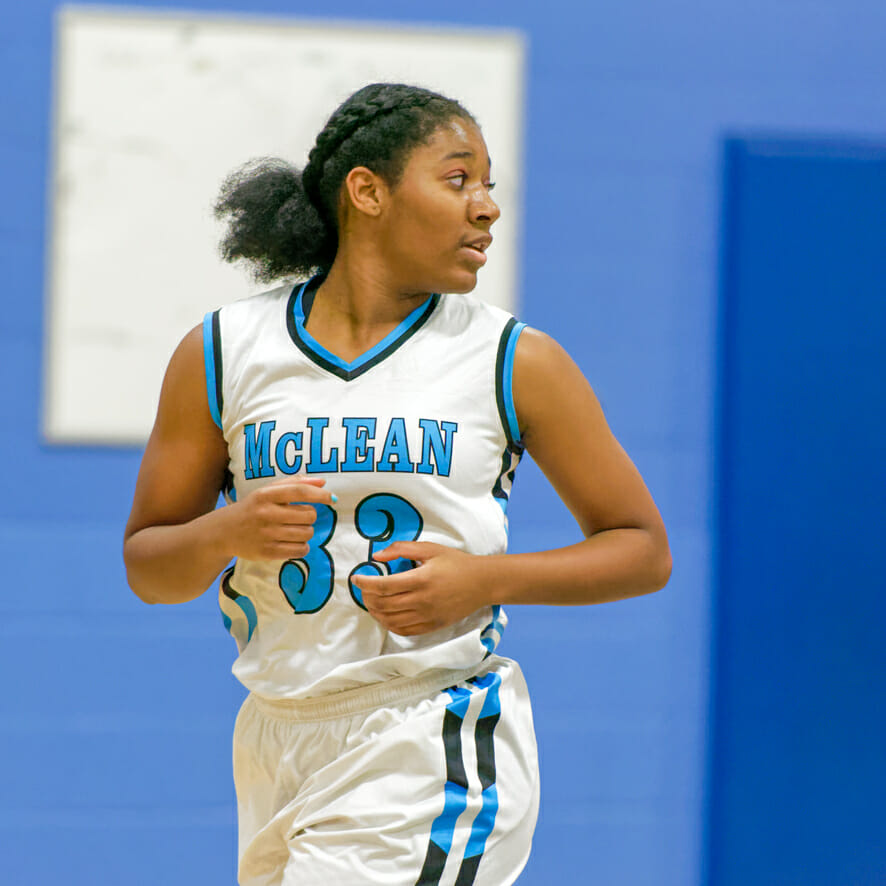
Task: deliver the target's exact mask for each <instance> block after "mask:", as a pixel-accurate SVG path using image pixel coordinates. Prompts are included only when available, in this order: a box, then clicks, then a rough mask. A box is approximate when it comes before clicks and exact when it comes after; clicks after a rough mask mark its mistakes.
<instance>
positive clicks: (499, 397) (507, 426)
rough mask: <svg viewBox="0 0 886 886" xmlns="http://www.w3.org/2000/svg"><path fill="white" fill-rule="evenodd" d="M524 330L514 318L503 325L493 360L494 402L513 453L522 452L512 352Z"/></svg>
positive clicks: (523, 326) (522, 324)
mask: <svg viewBox="0 0 886 886" xmlns="http://www.w3.org/2000/svg"><path fill="white" fill-rule="evenodd" d="M525 328H526V324H525V323H521V322H519V321H518V320H516V319H515V318H514V317H511V319H510V320H508V322H507V323H506V324H505V328H504V329H503V330H502V333H501V338H500V339H499V342H498V355H497V357H496V360H495V401H496V403H497V404H498V414H499V417H500V418H501V424H502V428H504V432H505V436H506V437H507V440H508V448H509V449H511V450H512V451H514V452H522V451H523V444H522V442H521V440H520V425H519V423H518V422H517V409H516V407H515V406H514V385H513V381H514V352H515V350H516V348H517V339H518V338H519V337H520V333H521V332H522V331H523V330H524V329H525Z"/></svg>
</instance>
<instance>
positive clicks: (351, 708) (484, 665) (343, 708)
mask: <svg viewBox="0 0 886 886" xmlns="http://www.w3.org/2000/svg"><path fill="white" fill-rule="evenodd" d="M494 662H495V657H494V656H490V657H489V658H487V659H485V660H484V661H482V662H480V663H479V664H475V665H473V666H472V667H470V668H463V669H461V670H435V671H432V672H431V673H429V674H421V675H419V676H417V677H393V678H391V679H390V680H385V681H384V682H382V683H369V684H367V685H366V686H357V687H356V688H354V689H344V690H342V691H341V692H334V693H332V694H330V695H323V696H318V697H317V698H292V699H290V698H279V699H277V698H264V697H263V696H260V695H256V694H255V693H251V694H250V696H249V698H250V699H251V700H252V701H253V703H254V704H255V706H256V707H257V708H258V709H259V710H260V711H263V712H264V713H267V714H270V715H271V716H272V717H279V718H281V719H285V720H293V721H296V722H311V721H315V720H335V719H338V718H339V717H348V716H352V715H354V714H362V713H366V712H368V711H371V710H374V709H375V708H380V707H385V706H387V705H391V704H395V703H397V702H401V701H407V700H408V699H410V698H417V697H420V696H422V695H428V694H430V693H433V692H441V691H442V690H444V689H446V688H448V687H449V686H454V685H455V684H456V683H461V682H462V681H463V680H467V679H469V678H470V677H474V676H477V675H478V674H482V673H483V672H484V671H486V670H488V669H489V668H490V667H491V666H492V665H493V664H494Z"/></svg>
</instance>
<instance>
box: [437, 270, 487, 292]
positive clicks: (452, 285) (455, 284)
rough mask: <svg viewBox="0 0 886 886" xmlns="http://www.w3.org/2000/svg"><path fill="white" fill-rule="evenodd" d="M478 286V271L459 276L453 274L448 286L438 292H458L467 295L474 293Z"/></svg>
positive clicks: (459, 274)
mask: <svg viewBox="0 0 886 886" xmlns="http://www.w3.org/2000/svg"><path fill="white" fill-rule="evenodd" d="M476 286H477V272H476V271H462V272H461V273H458V274H453V275H452V276H451V277H450V278H449V280H448V285H446V286H445V287H441V288H439V289H437V290H435V291H436V292H457V293H462V294H464V293H467V292H473V290H474V288H475V287H476Z"/></svg>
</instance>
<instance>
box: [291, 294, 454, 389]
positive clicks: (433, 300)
mask: <svg viewBox="0 0 886 886" xmlns="http://www.w3.org/2000/svg"><path fill="white" fill-rule="evenodd" d="M321 282H322V278H319V277H314V278H312V279H311V280H307V281H306V282H304V283H301V284H299V285H296V286H295V288H294V289H293V290H292V294H291V295H290V296H289V302H288V304H287V306H286V327H287V329H288V330H289V336H290V338H292V340H293V342H295V344H296V346H297V347H298V349H299V350H300V351H301V352H302V353H303V354H304V355H305V356H306V357H307V358H308V359H309V360H311V361H312V362H313V363H316V364H317V365H318V366H320V367H321V368H323V369H325V370H326V371H327V372H331V373H332V374H333V375H337V376H338V377H339V378H341V379H343V380H344V381H351V380H352V379H355V378H357V377H358V376H360V375H362V374H363V373H364V372H367V371H368V370H370V369H372V367H373V366H377V365H378V364H379V363H381V361H382V360H384V359H385V358H386V357H389V356H390V355H391V354H393V353H394V351H396V350H397V348H399V347H400V346H401V345H402V344H404V343H405V342H406V341H408V340H409V339H410V338H412V336H413V335H415V333H416V332H418V330H419V329H421V327H422V326H424V325H425V323H427V321H428V320H429V319H430V318H431V315H432V314H433V313H434V309H435V308H436V307H437V304H438V302H439V301H440V296H439V294H438V293H434V294H433V295H431V296H429V297H428V298H427V299H426V300H425V301H424V302H422V303H421V304H420V305H419V306H418V307H417V308H416V309H415V310H414V311H413V312H412V313H411V314H409V316H408V317H406V319H405V320H403V322H402V323H401V324H400V325H399V326H398V327H397V328H396V329H393V330H391V332H389V333H388V334H387V335H386V336H385V337H384V338H383V339H382V340H381V341H380V342H378V344H376V345H373V346H372V347H371V348H370V349H369V350H368V351H365V352H364V353H362V354H361V355H360V356H359V357H357V359H356V360H352V361H351V362H350V363H346V362H345V361H344V360H342V359H341V357H338V356H336V355H335V354H333V353H332V351H327V350H326V348H324V347H323V345H321V344H320V342H318V341H317V340H316V339H315V338H314V337H313V336H312V335H311V334H310V333H309V332H308V331H307V329H305V323H306V322H307V314H306V313H305V311H306V309H307V313H308V314H309V313H310V310H311V306H312V304H313V292H314V291H316V288H317V287H318V286H319V284H320V283H321ZM306 293H307V294H308V300H307V303H306V298H305V296H306Z"/></svg>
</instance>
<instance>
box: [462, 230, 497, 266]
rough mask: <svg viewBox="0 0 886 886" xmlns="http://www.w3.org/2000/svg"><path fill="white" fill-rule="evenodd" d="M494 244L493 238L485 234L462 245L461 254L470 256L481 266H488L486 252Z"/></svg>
mask: <svg viewBox="0 0 886 886" xmlns="http://www.w3.org/2000/svg"><path fill="white" fill-rule="evenodd" d="M491 243H492V236H491V235H489V234H485V235H483V236H481V237H474V238H473V239H471V240H465V241H464V242H462V245H461V250H460V251H461V252H463V253H464V254H465V255H469V256H470V257H471V258H472V259H473V260H474V261H478V262H480V264H481V265H485V264H486V250H487V249H488V248H489V245H490V244H491Z"/></svg>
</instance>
